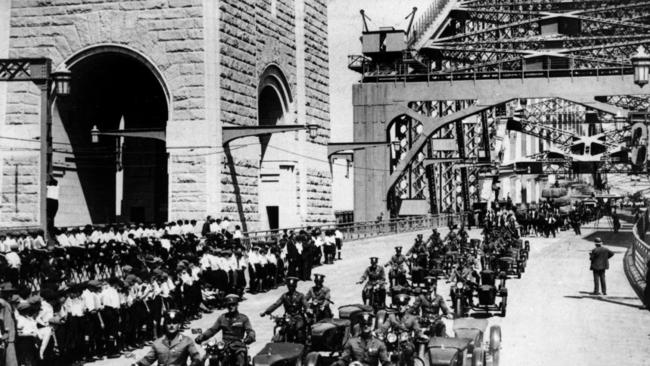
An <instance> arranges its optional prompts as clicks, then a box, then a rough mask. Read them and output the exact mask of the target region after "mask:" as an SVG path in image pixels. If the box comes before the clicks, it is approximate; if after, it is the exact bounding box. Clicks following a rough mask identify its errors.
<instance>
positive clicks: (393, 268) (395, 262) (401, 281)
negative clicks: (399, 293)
mask: <svg viewBox="0 0 650 366" xmlns="http://www.w3.org/2000/svg"><path fill="white" fill-rule="evenodd" d="M406 262H407V260H406V256H404V254H402V247H401V246H400V247H395V254H394V255H393V256H392V257H391V258H390V261H389V262H388V263H386V264H385V265H384V267H388V266H390V270H389V271H388V280H389V281H390V286H391V287H393V284H395V285H401V286H404V285H406V272H407V270H408V268H407V267H406ZM393 281H394V282H393Z"/></svg>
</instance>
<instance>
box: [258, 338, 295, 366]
mask: <svg viewBox="0 0 650 366" xmlns="http://www.w3.org/2000/svg"><path fill="white" fill-rule="evenodd" d="M304 351H305V346H303V345H302V344H298V343H267V344H266V346H264V348H262V349H261V350H260V351H259V352H258V353H257V354H256V355H255V357H253V366H290V365H295V366H300V365H302V358H303V353H304Z"/></svg>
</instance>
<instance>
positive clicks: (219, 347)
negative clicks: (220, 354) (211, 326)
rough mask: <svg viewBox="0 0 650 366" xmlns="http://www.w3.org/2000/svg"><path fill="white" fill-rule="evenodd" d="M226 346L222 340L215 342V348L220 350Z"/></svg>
mask: <svg viewBox="0 0 650 366" xmlns="http://www.w3.org/2000/svg"><path fill="white" fill-rule="evenodd" d="M224 348H226V344H225V343H223V342H217V349H219V350H222V349H224Z"/></svg>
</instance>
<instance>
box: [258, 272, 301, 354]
mask: <svg viewBox="0 0 650 366" xmlns="http://www.w3.org/2000/svg"><path fill="white" fill-rule="evenodd" d="M298 281H299V280H298V278H297V277H287V290H288V291H287V292H285V293H284V294H282V296H280V297H279V298H278V300H277V301H276V302H274V303H273V304H272V305H271V306H269V307H268V308H267V309H266V310H264V311H263V312H262V313H261V314H260V316H261V317H264V316H266V315H269V314H271V313H273V311H275V309H277V308H279V307H280V305H282V306H284V312H285V314H288V315H290V316H291V319H292V321H293V324H291V325H292V327H293V329H292V330H294V331H295V334H296V340H295V341H296V342H297V343H303V342H304V341H305V317H304V314H305V312H306V311H307V309H309V304H308V303H307V300H306V298H305V295H303V294H302V293H301V292H298V291H296V287H298ZM287 333H289V334H290V333H292V332H287Z"/></svg>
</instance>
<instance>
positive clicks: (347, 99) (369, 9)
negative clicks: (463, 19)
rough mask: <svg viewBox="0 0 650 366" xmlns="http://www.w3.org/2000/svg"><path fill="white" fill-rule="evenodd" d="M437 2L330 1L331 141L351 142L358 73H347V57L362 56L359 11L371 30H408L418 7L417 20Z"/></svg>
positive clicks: (420, 0)
mask: <svg viewBox="0 0 650 366" xmlns="http://www.w3.org/2000/svg"><path fill="white" fill-rule="evenodd" d="M433 1H434V0H330V1H329V4H328V15H329V54H330V119H331V126H332V136H331V141H332V142H348V141H352V85H353V84H355V83H357V82H358V80H359V74H358V73H355V72H353V71H350V70H348V63H347V62H348V55H352V54H361V42H360V41H359V37H361V31H362V28H363V22H362V21H361V14H359V10H360V9H364V10H365V11H366V15H367V16H368V17H369V18H370V19H371V21H368V28H369V29H370V30H376V29H377V28H379V27H384V26H386V27H388V26H392V27H395V28H396V29H406V27H407V26H408V20H405V19H404V18H405V17H406V16H407V15H408V14H409V13H410V12H411V10H412V9H413V7H414V6H416V7H417V8H418V11H417V13H416V15H415V20H416V21H417V19H419V16H420V15H422V14H424V11H425V10H426V9H427V8H428V7H429V5H430V4H431V3H433Z"/></svg>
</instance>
